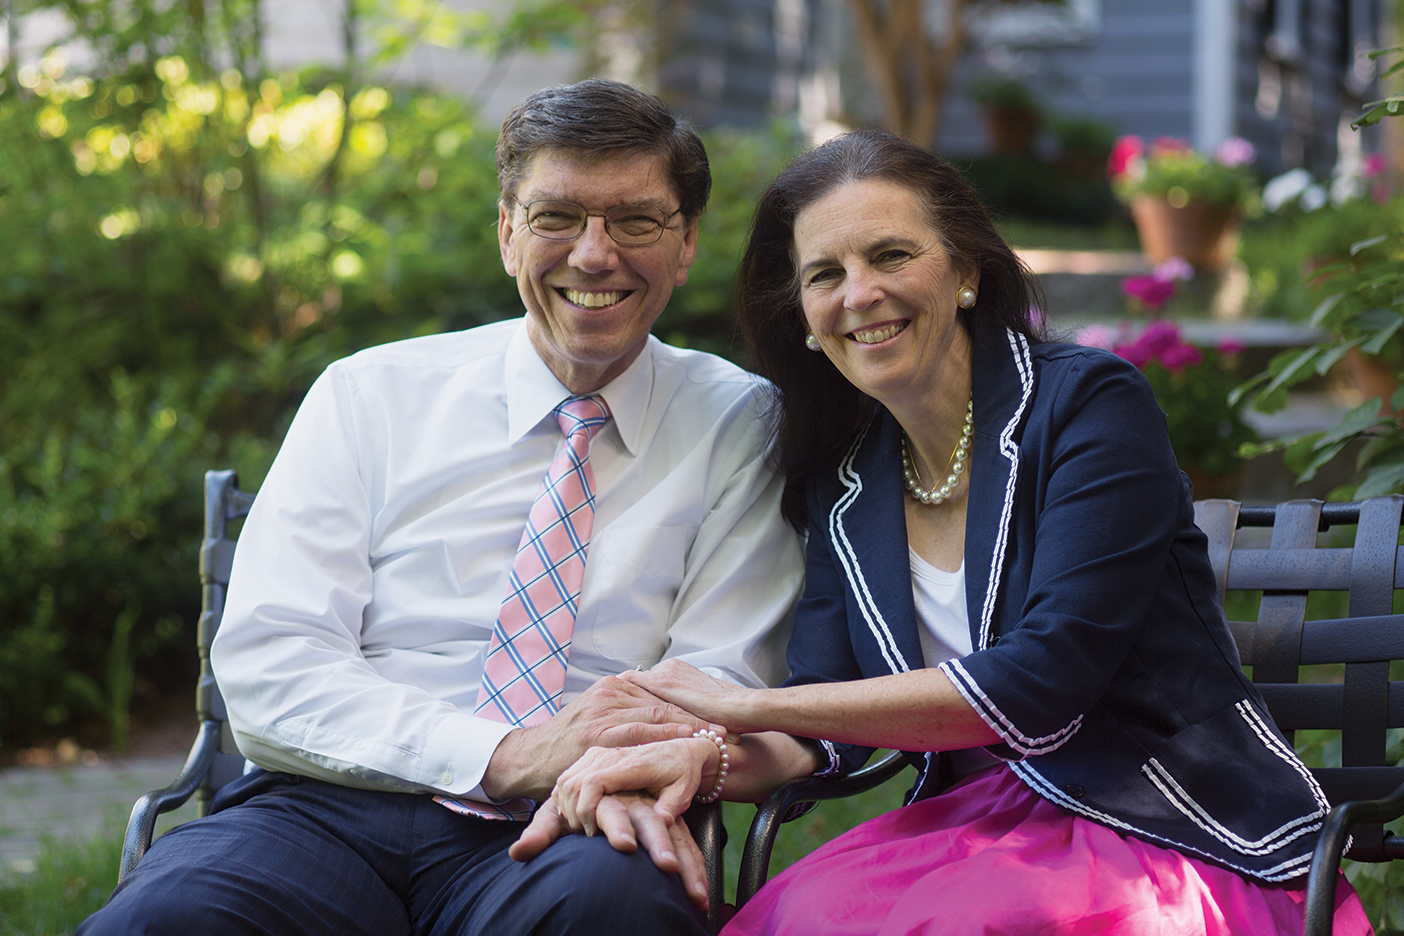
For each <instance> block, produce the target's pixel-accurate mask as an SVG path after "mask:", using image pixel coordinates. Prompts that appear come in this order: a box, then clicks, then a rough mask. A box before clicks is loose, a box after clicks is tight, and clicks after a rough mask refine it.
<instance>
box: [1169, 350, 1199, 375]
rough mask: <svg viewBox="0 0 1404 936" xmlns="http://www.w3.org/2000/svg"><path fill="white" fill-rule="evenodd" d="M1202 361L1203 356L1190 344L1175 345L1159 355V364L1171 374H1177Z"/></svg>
mask: <svg viewBox="0 0 1404 936" xmlns="http://www.w3.org/2000/svg"><path fill="white" fill-rule="evenodd" d="M1203 360H1204V355H1203V354H1201V353H1200V350H1199V349H1198V348H1196V347H1195V346H1194V345H1192V344H1177V345H1174V346H1173V347H1169V348H1166V349H1165V350H1164V351H1162V352H1161V353H1160V364H1161V366H1162V367H1164V368H1165V369H1166V370H1168V371H1169V372H1170V373H1172V374H1178V373H1179V372H1180V371H1182V370H1184V369H1185V368H1186V367H1193V366H1194V365H1196V364H1198V363H1200V362H1201V361H1203Z"/></svg>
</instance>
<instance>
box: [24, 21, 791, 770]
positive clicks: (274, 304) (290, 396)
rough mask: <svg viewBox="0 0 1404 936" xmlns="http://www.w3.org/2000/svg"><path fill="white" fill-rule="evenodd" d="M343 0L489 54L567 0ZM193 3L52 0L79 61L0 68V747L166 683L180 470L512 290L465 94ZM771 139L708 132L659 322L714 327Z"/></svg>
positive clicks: (88, 721) (772, 157)
mask: <svg viewBox="0 0 1404 936" xmlns="http://www.w3.org/2000/svg"><path fill="white" fill-rule="evenodd" d="M351 3H352V4H353V5H354V6H348V7H347V8H345V9H346V13H347V16H348V17H350V18H352V19H355V18H356V17H360V19H359V20H358V22H359V23H360V24H361V27H358V28H363V31H365V32H367V33H368V34H377V35H379V36H380V37H381V39H379V40H377V43H380V42H381V40H384V39H385V37H386V36H391V35H392V33H394V31H395V30H398V31H399V33H400V34H402V35H406V36H411V37H419V38H424V37H432V38H435V39H436V40H439V41H443V42H445V43H446V44H453V43H459V44H476V43H489V44H490V47H491V48H494V49H497V50H502V49H506V48H509V47H511V46H512V44H513V43H523V44H530V43H534V42H541V41H551V40H550V39H549V37H550V36H553V35H559V33H560V30H562V29H565V28H566V27H571V26H572V24H573V22H574V21H573V20H572V19H571V18H570V17H569V16H567V17H565V18H564V19H557V20H550V21H549V22H546V23H544V24H543V22H542V21H532V20H531V19H530V17H527V18H526V19H523V18H522V17H521V16H515V17H514V16H512V15H509V13H510V12H511V11H510V10H503V11H499V12H498V14H497V16H496V18H493V19H490V20H486V19H483V18H480V17H479V18H468V19H464V18H461V17H459V16H458V14H452V13H450V12H449V11H446V10H444V9H442V8H439V7H437V6H433V5H430V4H428V3H425V2H420V0H416V4H418V5H416V4H410V3H407V2H397V3H395V5H394V6H370V5H369V4H365V0H351ZM199 6H200V7H201V10H203V14H202V16H203V18H199V17H194V16H193V15H191V14H189V12H188V11H186V12H184V13H181V12H178V11H181V10H185V9H186V6H185V5H183V4H177V5H176V6H174V7H172V6H170V5H167V4H165V3H151V2H146V0H134V2H128V0H122V2H120V3H119V2H116V0H56V6H55V7H54V8H60V9H63V10H64V11H66V12H67V14H68V15H69V16H70V17H71V18H72V22H73V24H74V31H75V34H76V35H77V36H78V37H79V38H81V39H82V40H83V41H84V42H85V43H86V44H87V45H88V46H89V47H90V48H91V49H95V50H97V52H98V54H97V55H96V57H95V59H94V60H93V61H92V64H91V66H85V67H84V68H83V69H82V70H81V71H79V70H77V69H75V68H74V67H73V65H72V62H71V60H70V58H69V56H68V55H67V53H66V52H65V50H64V49H55V50H52V51H51V52H50V53H49V54H48V55H46V56H45V57H44V58H43V60H42V61H40V62H36V63H28V64H25V65H23V66H16V67H14V68H12V69H9V71H8V72H7V74H8V75H9V76H10V77H9V78H7V79H5V83H4V85H3V86H0V242H3V243H4V244H6V247H7V249H6V250H5V251H3V252H0V568H3V569H4V570H5V575H4V576H0V745H3V748H0V751H3V750H5V749H12V748H14V747H15V746H19V745H24V744H26V743H30V742H32V741H33V740H34V739H35V738H36V737H37V736H39V735H41V734H52V733H54V732H58V731H62V732H67V733H79V732H81V731H83V730H94V731H95V730H97V729H100V728H104V727H105V728H106V730H107V733H108V739H110V740H114V741H116V742H117V743H118V744H120V743H121V742H122V741H123V738H124V736H125V732H126V730H127V720H128V714H127V713H128V712H129V710H130V709H131V707H132V706H133V705H134V704H135V705H136V706H137V707H138V708H140V704H141V702H142V700H143V699H147V698H151V697H154V696H157V695H160V694H170V693H171V692H172V691H174V692H175V693H177V694H182V695H183V694H184V693H186V692H187V691H188V687H190V686H191V685H193V680H194V666H193V657H194V654H193V653H192V647H193V645H194V637H193V633H194V623H195V619H196V616H197V610H198V603H199V586H198V584H197V580H196V551H197V546H198V542H199V538H200V516H199V513H200V500H201V491H202V483H201V478H202V475H203V472H204V471H205V470H206V469H208V468H212V467H235V468H237V469H238V470H239V471H240V473H241V478H242V481H243V482H244V484H245V485H246V486H248V487H250V488H255V487H257V485H258V483H259V482H260V481H261V479H262V476H263V473H264V471H265V470H266V468H267V465H268V464H269V462H270V461H271V458H272V456H273V453H274V452H275V451H276V449H277V446H278V443H279V441H280V439H281V436H282V433H283V431H284V430H285V428H286V426H287V424H288V422H289V421H290V419H291V415H292V413H293V411H294V410H295V408H296V406H297V404H298V402H299V401H300V400H301V398H302V395H303V393H304V392H305V391H306V388H307V387H308V386H309V385H310V383H311V381H312V380H313V379H314V378H315V376H316V375H317V374H318V373H319V372H320V371H321V370H322V368H323V367H325V365H326V364H327V363H329V362H330V361H331V360H333V359H335V358H337V357H340V356H342V355H345V354H348V353H351V352H353V351H355V350H358V349H360V348H363V347H367V346H369V345H373V344H378V343H382V342H385V341H391V340H396V339H400V338H406V337H411V336H414V335H419V334H426V333H432V332H438V331H444V330H450V329H458V328H465V327H470V326H473V325H477V324H480V323H484V322H489V321H494V320H497V319H501V318H504V317H509V316H516V315H520V314H521V303H520V299H519V297H518V295H517V288H516V283H515V282H514V281H513V280H512V279H511V278H510V277H508V276H507V275H506V274H505V273H504V271H503V270H502V266H501V261H500V258H499V256H498V247H497V235H496V230H495V221H496V217H497V187H496V171H495V166H494V156H493V145H494V142H495V136H496V128H495V127H487V126H484V125H483V123H482V122H481V121H480V120H479V119H478V117H477V116H476V114H475V112H474V109H473V107H472V106H471V104H469V103H467V102H465V101H463V100H460V99H457V98H453V97H448V96H443V95H438V94H433V93H428V92H423V91H417V90H414V89H408V88H393V87H389V86H382V85H381V84H378V83H376V81H375V80H374V75H375V70H376V66H375V64H374V63H373V62H372V59H373V58H374V57H376V56H379V55H381V54H382V52H383V51H384V49H385V48H387V46H386V45H383V44H377V45H376V46H374V48H372V47H371V46H370V45H367V46H366V47H364V48H361V47H358V46H355V45H348V46H347V50H346V51H347V53H348V55H347V58H346V60H345V61H343V62H341V63H340V64H337V65H335V66H313V67H308V68H306V69H303V70H301V71H298V72H287V73H281V74H273V73H270V72H269V71H267V70H266V68H265V67H264V66H263V64H262V57H261V54H260V51H259V46H258V43H259V41H260V39H259V35H258V26H257V23H258V4H257V0H207V2H203V3H202V4H199ZM574 6H575V5H571V4H548V3H543V2H541V0H529V2H526V3H523V4H521V5H520V7H519V8H517V9H518V12H519V13H520V12H522V11H528V12H529V11H532V10H535V11H538V12H541V11H544V10H546V8H547V7H561V8H563V9H564V8H566V7H572V8H574ZM410 14H414V15H413V16H411V15H410ZM396 17H399V19H398V20H397V19H396ZM416 17H417V18H416ZM548 26H549V28H547V27H548ZM377 30H379V31H380V32H379V33H376V31H377ZM376 50H380V51H376ZM358 56H359V58H358ZM789 147H790V141H789V140H788V138H787V137H786V136H785V135H784V134H781V133H777V134H771V135H761V136H758V137H744V136H721V135H718V136H716V137H714V139H713V140H712V141H710V144H709V148H710V149H711V152H712V154H713V165H714V172H715V173H716V175H717V178H718V185H717V187H716V190H715V192H716V196H715V198H714V201H713V208H712V211H711V212H709V214H708V215H706V216H704V220H703V227H704V235H703V237H704V239H703V243H702V245H701V249H700V253H699V257H698V260H697V263H696V264H695V265H694V268H693V271H692V282H691V283H690V284H689V285H688V286H687V287H685V288H684V289H682V290H679V291H678V292H677V293H676V294H675V297H676V298H675V300H674V302H673V303H672V307H671V308H670V309H669V310H668V312H667V314H666V318H665V319H664V320H663V321H662V322H660V324H659V326H658V331H659V333H660V334H662V335H665V336H666V337H668V338H669V340H672V341H674V342H676V343H680V344H685V345H692V346H697V347H705V348H708V349H711V350H718V351H723V352H725V351H727V350H728V338H729V332H730V320H731V316H730V294H731V278H732V270H733V269H734V265H735V260H736V257H737V255H738V254H739V252H740V243H741V240H742V239H743V238H744V235H745V229H746V221H747V219H748V218H749V211H750V207H751V205H753V204H754V199H755V196H756V194H757V191H758V189H759V188H760V186H761V185H763V183H764V182H765V181H767V180H768V178H769V176H770V175H771V174H773V171H774V170H775V169H776V168H778V165H779V162H780V160H781V159H782V158H783V156H784V155H786V154H787V153H788V151H789ZM85 726H87V728H85ZM89 740H91V741H93V742H97V741H99V740H103V739H102V738H101V737H100V735H97V734H91V735H89Z"/></svg>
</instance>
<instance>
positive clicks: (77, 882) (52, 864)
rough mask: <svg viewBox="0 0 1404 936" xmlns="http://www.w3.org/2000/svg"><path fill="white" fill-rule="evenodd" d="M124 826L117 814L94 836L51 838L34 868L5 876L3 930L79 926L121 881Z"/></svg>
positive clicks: (35, 935) (58, 930) (52, 933)
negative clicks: (118, 868)
mask: <svg viewBox="0 0 1404 936" xmlns="http://www.w3.org/2000/svg"><path fill="white" fill-rule="evenodd" d="M124 826H125V821H124V820H123V818H122V817H121V816H118V815H113V816H112V817H110V818H109V819H108V820H107V823H106V825H105V827H104V828H103V830H102V831H101V832H100V833H98V834H96V835H94V836H93V837H91V838H89V839H86V840H79V841H74V842H69V841H58V840H55V839H52V838H46V839H45V840H44V841H43V843H42V846H41V848H40V851H39V856H38V858H37V859H36V860H35V867H34V870H33V871H32V872H30V873H28V874H17V873H13V872H6V873H4V874H3V876H0V936H60V934H67V933H72V932H73V931H74V930H75V929H77V927H78V924H79V923H81V922H83V920H85V919H87V918H88V917H89V916H90V915H92V913H93V912H94V911H96V910H97V909H98V908H100V907H101V906H102V905H103V904H104V903H105V902H106V901H107V895H108V894H110V893H111V892H112V888H114V887H116V886H117V865H118V862H119V861H120V859H121V856H122V831H123V828H124Z"/></svg>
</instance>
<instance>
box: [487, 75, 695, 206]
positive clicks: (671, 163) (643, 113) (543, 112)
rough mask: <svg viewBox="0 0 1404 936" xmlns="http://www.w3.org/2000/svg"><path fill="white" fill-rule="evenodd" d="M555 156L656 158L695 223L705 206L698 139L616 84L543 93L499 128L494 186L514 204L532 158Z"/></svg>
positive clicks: (655, 104) (651, 102)
mask: <svg viewBox="0 0 1404 936" xmlns="http://www.w3.org/2000/svg"><path fill="white" fill-rule="evenodd" d="M543 150H555V151H558V152H564V153H569V154H571V155H574V156H579V157H580V158H582V159H585V160H596V159H604V158H609V157H621V156H622V157H630V156H646V155H657V156H660V157H662V159H663V163H664V165H665V166H666V167H667V169H668V174H669V176H670V178H671V180H672V183H673V188H674V190H675V191H676V194H677V196H678V200H679V207H681V208H682V213H683V216H684V217H686V218H689V219H691V218H696V217H698V216H699V215H701V214H702V210H703V209H704V208H706V207H707V197H708V195H710V194H711V191H712V173H711V169H710V168H709V167H708V165H707V150H706V148H704V147H703V145H702V140H701V138H700V137H698V136H697V133H696V131H694V130H693V129H692V127H690V126H689V125H688V124H687V123H686V122H685V121H681V120H678V119H677V118H676V117H674V116H673V115H672V113H671V112H670V111H669V110H668V107H667V105H665V104H664V103H663V102H662V101H660V100H659V99H658V98H656V97H654V96H653V95H652V94H647V93H645V92H643V91H640V90H639V89H638V88H634V87H631V86H630V85H627V84H624V83H622V82H619V81H610V80H607V79H604V78H587V79H586V80H584V81H580V82H576V83H575V84H569V85H557V86H555V87H552V88H544V89H542V90H540V91H537V92H536V93H535V94H533V95H531V96H530V97H528V98H526V99H525V100H523V101H522V102H521V103H520V104H518V105H517V106H516V107H514V108H512V112H511V113H510V114H508V115H507V118H506V119H505V120H503V121H502V133H501V134H500V135H499V136H498V138H497V185H498V188H499V190H500V191H501V194H502V197H503V198H507V197H508V196H512V197H515V196H516V194H517V186H518V185H520V184H521V182H522V180H523V179H524V178H526V176H527V175H528V174H529V173H530V172H531V163H532V159H533V158H534V157H535V156H536V154H537V153H539V152H541V151H543Z"/></svg>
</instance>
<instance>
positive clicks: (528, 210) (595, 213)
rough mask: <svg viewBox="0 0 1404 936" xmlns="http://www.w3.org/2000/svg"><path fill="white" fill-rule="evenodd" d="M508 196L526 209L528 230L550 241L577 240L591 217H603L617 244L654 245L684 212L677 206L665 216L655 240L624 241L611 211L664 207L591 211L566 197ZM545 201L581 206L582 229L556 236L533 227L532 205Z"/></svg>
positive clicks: (614, 208) (646, 207) (627, 207)
mask: <svg viewBox="0 0 1404 936" xmlns="http://www.w3.org/2000/svg"><path fill="white" fill-rule="evenodd" d="M507 197H508V198H509V199H511V200H512V203H513V204H515V205H519V206H520V207H521V208H522V209H523V210H524V211H526V226H527V230H528V231H530V232H531V233H532V234H534V235H536V236H537V237H539V238H541V239H542V240H549V241H561V242H564V241H573V240H575V239H576V238H577V237H579V236H580V235H581V234H584V233H585V229H586V228H587V227H589V226H590V219H591V218H599V219H601V220H603V221H604V228H605V233H606V234H608V235H609V239H610V240H612V241H614V242H615V243H616V244H618V245H619V246H620V247H650V246H652V245H654V244H656V243H658V242H659V241H661V240H662V239H663V232H664V231H667V230H668V229H669V227H668V222H670V221H672V220H673V218H674V216H676V215H679V214H682V208H681V207H678V208H675V209H674V210H673V211H671V212H669V213H668V214H667V215H666V216H664V218H663V221H662V223H661V224H659V226H658V236H657V237H655V238H654V239H653V240H650V241H622V240H620V239H619V238H617V237H615V236H614V232H613V231H612V230H610V226H609V223H610V222H609V215H610V213H611V212H614V211H620V210H629V209H634V210H637V209H646V210H649V211H661V210H662V209H656V208H651V207H649V206H648V205H616V206H614V207H613V208H607V209H605V210H604V211H589V210H588V209H586V207H585V206H584V205H580V204H576V203H575V202H573V201H569V200H567V199H564V198H535V199H532V200H531V201H529V202H524V201H522V200H521V199H519V198H517V196H515V195H508V196H507ZM544 202H554V203H555V204H558V205H570V206H571V207H573V208H579V209H580V211H581V212H582V213H583V214H584V215H585V220H584V221H583V222H582V223H581V225H580V230H578V231H576V232H575V233H574V234H571V235H570V236H568V237H556V236H554V235H551V234H542V233H541V232H540V231H538V230H537V229H536V228H534V227H532V224H531V206H532V205H537V204H542V203H544Z"/></svg>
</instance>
